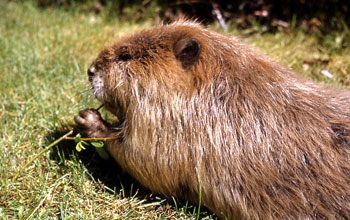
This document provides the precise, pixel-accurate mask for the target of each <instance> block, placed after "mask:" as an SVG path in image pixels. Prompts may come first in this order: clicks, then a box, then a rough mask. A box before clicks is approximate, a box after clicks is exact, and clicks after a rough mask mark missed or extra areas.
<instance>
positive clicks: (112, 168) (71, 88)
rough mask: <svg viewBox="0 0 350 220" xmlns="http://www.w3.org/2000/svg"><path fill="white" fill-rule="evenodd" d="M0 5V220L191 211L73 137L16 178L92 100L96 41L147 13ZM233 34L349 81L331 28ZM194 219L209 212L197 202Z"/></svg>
mask: <svg viewBox="0 0 350 220" xmlns="http://www.w3.org/2000/svg"><path fill="white" fill-rule="evenodd" d="M0 14H1V17H0V146H1V147H0V164H1V165H0V219H26V218H28V217H33V218H35V219H47V218H52V219H56V218H59V219H112V218H113V219H196V217H197V210H198V209H197V208H196V207H194V205H195V204H194V205H190V204H187V203H186V202H181V204H180V203H179V202H178V201H175V200H165V199H164V198H159V197H157V196H155V195H152V194H151V192H149V191H147V190H146V189H144V188H142V187H141V186H139V185H138V184H137V183H136V182H135V181H134V180H132V179H130V177H129V176H128V175H127V174H125V173H122V171H121V170H120V169H119V168H118V166H117V165H116V163H115V162H114V161H111V160H110V161H104V160H102V159H100V158H99V157H98V156H97V155H96V153H94V151H93V150H86V151H85V152H82V153H77V152H76V151H75V149H74V143H72V141H64V142H61V143H60V144H59V146H58V147H55V148H54V149H53V150H51V151H49V152H47V153H45V154H44V155H43V156H41V157H39V158H38V159H37V160H35V161H34V163H33V164H31V165H30V166H29V167H28V168H27V169H25V170H24V172H23V173H22V174H21V175H20V176H19V177H18V178H17V179H16V180H14V181H13V177H14V176H15V174H16V172H17V171H18V170H20V168H21V167H23V166H24V164H25V163H26V162H27V161H29V160H30V159H31V158H33V157H34V156H35V155H36V154H37V153H38V152H40V150H42V149H43V147H45V146H47V145H48V144H50V143H51V142H53V141H54V140H55V139H57V138H59V137H60V136H62V135H63V134H64V133H65V132H66V131H67V130H69V129H72V128H73V127H74V123H73V116H74V115H75V114H77V112H78V111H79V110H81V109H85V108H88V107H95V108H96V107H98V105H99V103H98V102H96V101H95V100H94V99H93V97H92V96H91V93H90V92H89V91H88V89H87V88H88V83H87V76H86V69H87V67H88V66H89V64H90V62H91V61H92V60H93V59H94V57H95V56H96V55H97V54H98V52H99V51H100V50H101V48H102V47H103V46H105V45H108V44H109V43H111V42H113V41H114V40H115V39H116V38H117V37H119V36H121V35H124V34H127V33H131V32H133V31H135V30H139V29H142V28H147V27H150V26H151V25H152V22H150V21H147V22H144V23H142V24H135V23H125V22H124V23H119V22H118V20H115V21H113V20H110V19H109V20H108V22H107V21H106V19H105V18H106V15H104V14H100V15H94V14H89V13H87V12H83V11H74V10H70V9H68V10H63V9H58V8H47V9H38V8H37V7H36V6H35V4H33V3H32V2H30V1H29V2H22V3H17V2H13V1H12V2H7V1H0ZM233 33H234V34H235V35H238V36H239V37H240V38H242V40H243V41H245V42H247V43H249V44H251V45H254V46H255V47H257V48H259V50H261V51H263V52H264V53H267V54H269V55H270V56H272V57H274V58H275V59H277V60H279V61H281V62H283V63H285V64H286V65H288V66H289V67H291V68H293V69H294V70H296V71H298V72H300V73H302V74H304V75H306V76H307V77H309V78H312V79H313V80H317V81H320V82H322V83H328V84H334V85H336V86H341V87H350V74H349V73H350V60H349V57H350V49H349V48H342V46H341V45H342V44H339V40H337V37H336V36H335V37H334V36H333V35H329V36H325V38H322V39H321V40H320V37H319V36H316V35H307V34H305V33H303V32H301V31H298V30H296V31H295V32H292V33H286V32H278V33H275V34H263V35H261V34H258V33H257V34H254V35H250V36H249V37H245V36H244V35H242V34H241V32H240V31H237V30H234V31H233ZM336 34H340V33H336ZM346 34H349V33H346ZM308 60H311V62H310V61H308ZM317 60H324V61H325V62H318V61H317ZM306 61H307V62H306ZM321 70H328V71H329V72H330V73H331V74H332V75H333V78H332V79H329V78H327V77H325V76H323V75H322V74H321V73H320V71H321ZM201 210H203V209H201ZM201 218H207V219H215V218H216V217H215V216H214V215H213V214H211V213H210V212H208V211H204V212H201Z"/></svg>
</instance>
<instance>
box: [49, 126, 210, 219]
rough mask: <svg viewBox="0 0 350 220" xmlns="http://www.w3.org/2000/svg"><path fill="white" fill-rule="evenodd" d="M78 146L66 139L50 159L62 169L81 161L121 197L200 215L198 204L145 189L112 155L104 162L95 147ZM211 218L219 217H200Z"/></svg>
mask: <svg viewBox="0 0 350 220" xmlns="http://www.w3.org/2000/svg"><path fill="white" fill-rule="evenodd" d="M67 127H70V128H72V127H74V126H73V125H68V126H67ZM69 131H70V129H68V128H63V129H59V130H57V131H55V132H53V133H51V134H49V135H47V140H49V142H50V143H52V142H53V141H55V140H57V139H59V138H60V137H62V136H63V135H65V134H66V133H68V132H69ZM76 134H77V132H76V129H74V133H73V134H72V135H71V137H74V136H75V135H76ZM75 146H76V143H75V142H74V140H63V141H61V142H60V143H59V144H57V145H56V146H55V147H53V148H52V149H51V150H50V158H51V159H52V160H55V161H57V162H58V164H62V166H64V164H65V163H64V162H65V161H66V160H70V161H76V159H79V160H80V161H81V162H82V164H83V165H84V166H85V167H86V169H87V170H88V173H89V174H90V175H91V177H92V178H93V179H94V180H95V181H96V182H100V183H101V184H102V185H103V186H104V187H107V188H108V189H109V190H108V192H110V193H113V194H119V193H120V192H121V193H122V194H121V195H122V196H125V197H134V196H135V197H136V198H139V199H140V200H141V199H145V198H147V200H146V203H151V202H154V201H159V200H165V201H166V202H167V204H168V205H170V206H172V207H173V208H174V209H176V210H180V209H184V210H186V211H185V212H187V213H192V215H193V216H196V213H197V206H196V204H193V205H191V204H189V203H188V202H186V201H183V200H178V199H176V200H175V199H167V198H165V197H164V196H160V197H161V198H159V197H158V195H155V196H153V195H152V192H151V191H150V190H148V189H146V188H145V187H143V186H142V185H141V184H140V183H138V181H137V180H135V179H134V178H133V177H131V176H130V175H129V174H127V173H126V172H124V171H123V170H122V168H121V167H120V166H119V165H118V163H117V162H116V161H114V159H113V158H112V157H111V156H110V157H109V159H108V160H105V159H102V158H101V157H100V156H99V155H98V154H97V152H96V150H95V149H94V147H92V146H91V147H86V149H85V150H82V151H81V152H79V153H78V152H77V151H76V149H75ZM163 204H164V203H163ZM180 212H181V211H180ZM208 215H210V216H211V217H213V218H209V219H216V217H215V215H214V216H213V214H212V212H211V211H209V210H208V209H207V208H205V207H201V213H200V218H201V217H208Z"/></svg>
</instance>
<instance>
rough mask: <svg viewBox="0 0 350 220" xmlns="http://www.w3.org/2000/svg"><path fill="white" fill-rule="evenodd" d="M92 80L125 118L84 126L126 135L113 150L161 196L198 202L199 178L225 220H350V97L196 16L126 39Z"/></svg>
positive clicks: (208, 202) (95, 67) (83, 119)
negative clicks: (114, 123) (217, 30)
mask: <svg viewBox="0 0 350 220" xmlns="http://www.w3.org/2000/svg"><path fill="white" fill-rule="evenodd" d="M182 39H184V40H182ZM193 39H194V40H193ZM180 40H182V41H183V42H185V43H183V42H182V41H180ZM177 42H180V43H179V44H180V46H177V45H176V44H177ZM196 43H198V44H199V45H200V50H199V51H198V52H199V53H198V54H196V53H193V54H190V55H188V54H187V53H185V52H187V51H184V50H183V48H184V47H183V46H184V45H185V46H186V45H189V44H193V45H196ZM197 49H198V48H197ZM193 50H194V52H196V48H195V49H193ZM181 51H182V52H184V53H182V54H178V53H181ZM190 52H192V51H191V50H190ZM197 56H198V57H197ZM188 58H191V59H188ZM89 75H90V81H91V83H92V86H93V90H94V93H95V96H96V97H97V98H98V99H99V100H100V101H102V102H103V103H104V104H105V106H106V107H107V109H109V110H110V111H111V112H113V113H114V114H115V115H117V116H118V118H119V119H121V120H122V123H121V124H120V126H119V127H118V128H113V127H111V126H110V125H108V124H107V123H106V122H105V121H103V120H102V119H101V118H100V115H99V114H98V113H97V112H96V111H94V110H85V111H82V112H81V113H80V116H76V118H75V120H76V122H77V123H78V125H80V126H81V127H82V128H83V130H85V133H86V134H87V135H89V136H98V137H105V136H115V135H118V137H119V139H117V140H114V141H108V142H107V149H108V151H109V152H110V154H111V155H112V156H113V157H114V159H115V160H116V161H117V162H118V163H119V164H120V166H121V167H122V168H124V169H125V170H126V171H127V172H129V173H130V174H131V175H132V176H133V177H135V178H136V179H137V180H138V181H139V182H140V183H142V184H143V185H144V186H146V187H148V188H149V189H151V190H152V191H154V192H156V193H160V194H163V195H165V196H168V197H170V196H174V197H176V198H182V199H186V200H190V201H192V202H194V203H197V202H198V176H199V178H200V182H201V190H202V204H204V205H205V206H207V207H208V208H209V209H211V210H212V211H213V212H215V213H216V214H217V215H218V216H220V217H223V216H227V217H228V219H264V220H265V219H266V220H267V219H271V220H274V219H276V220H277V219H285V220H287V219H290V220H296V219H300V220H301V219H303V220H306V219H310V220H311V219H344V220H345V219H350V92H349V91H345V90H340V89H336V88H329V87H325V86H321V85H317V84H314V83H312V82H310V81H308V80H306V79H304V78H302V77H301V76H299V75H298V74H296V73H294V72H293V71H291V70H289V69H288V68H286V67H284V66H283V65H281V64H279V63H276V62H274V61H272V60H270V59H269V58H267V57H265V56H262V55H260V54H258V53H257V52H255V51H254V50H253V49H251V48H250V47H248V46H246V45H244V44H242V43H240V42H239V41H237V40H236V39H234V38H229V37H226V36H223V35H220V34H217V33H214V32H211V31H208V30H206V29H204V28H202V27H201V26H200V25H198V24H196V23H192V22H187V21H179V22H175V23H173V24H170V25H160V26H157V27H155V28H153V29H151V30H146V31H142V32H140V33H136V34H133V35H131V36H128V37H125V38H122V39H121V40H119V41H117V42H116V43H115V44H114V45H112V46H109V47H107V48H106V49H104V50H103V51H102V52H101V54H100V55H99V57H98V58H97V59H96V61H95V62H94V63H93V64H92V67H91V68H90V71H89ZM197 173H198V175H197Z"/></svg>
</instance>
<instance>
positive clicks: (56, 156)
mask: <svg viewBox="0 0 350 220" xmlns="http://www.w3.org/2000/svg"><path fill="white" fill-rule="evenodd" d="M70 127H73V126H70ZM67 132H69V129H65V128H64V129H60V130H57V131H55V132H53V133H51V134H49V135H48V136H47V139H48V140H50V141H54V140H57V139H58V138H60V137H62V136H63V135H64V134H66V133H67ZM76 134H77V132H76V129H74V133H73V134H72V135H71V137H74V136H75V135H76ZM75 146H76V143H75V142H74V140H63V141H61V142H60V143H59V144H57V145H56V146H55V147H53V148H52V149H51V151H50V158H51V159H53V160H55V161H57V162H58V163H59V164H64V161H65V160H73V161H74V160H76V159H75V158H77V159H79V160H80V161H81V162H82V164H83V165H84V166H85V167H86V169H87V170H88V173H89V174H90V175H91V177H92V178H93V179H94V180H95V181H96V182H101V184H103V186H104V187H107V188H108V189H111V190H109V191H111V192H112V191H114V193H116V194H118V193H119V192H120V191H121V190H123V195H125V196H134V195H135V193H136V192H137V195H136V196H137V197H140V198H144V197H145V196H147V195H149V194H151V191H150V190H148V189H146V188H145V187H143V186H142V185H141V184H139V183H138V182H137V181H136V180H135V179H133V178H132V177H131V176H130V175H128V174H127V173H126V172H124V171H123V170H122V168H121V167H120V166H119V165H118V163H117V162H115V161H114V160H113V158H112V157H111V156H110V157H109V159H108V160H105V159H102V158H101V157H100V156H99V155H98V154H97V152H96V150H95V148H94V147H93V146H87V147H86V149H85V150H82V151H81V152H77V151H76V149H75ZM62 162H63V163H62Z"/></svg>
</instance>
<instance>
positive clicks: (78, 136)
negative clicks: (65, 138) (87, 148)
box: [74, 133, 81, 144]
mask: <svg viewBox="0 0 350 220" xmlns="http://www.w3.org/2000/svg"><path fill="white" fill-rule="evenodd" d="M74 141H75V143H77V144H78V143H80V142H81V135H80V134H79V133H78V134H77V135H76V136H75V138H74Z"/></svg>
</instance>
